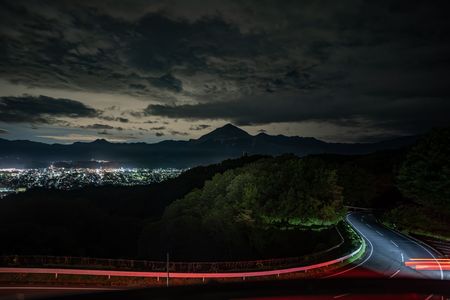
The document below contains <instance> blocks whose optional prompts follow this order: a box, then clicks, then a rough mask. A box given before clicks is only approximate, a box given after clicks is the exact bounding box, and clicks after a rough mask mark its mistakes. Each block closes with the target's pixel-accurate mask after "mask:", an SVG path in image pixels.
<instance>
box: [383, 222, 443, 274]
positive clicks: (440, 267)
mask: <svg viewBox="0 0 450 300" xmlns="http://www.w3.org/2000/svg"><path fill="white" fill-rule="evenodd" d="M386 228H387V229H389V230H390V231H392V232H393V233H395V234H396V235H398V236H401V237H403V238H406V239H407V240H410V241H411V242H413V243H415V244H416V245H418V246H420V247H422V249H423V250H425V251H427V252H428V254H430V255H431V257H433V259H434V261H435V262H436V263H437V264H438V265H439V269H440V270H441V280H444V271H443V270H442V266H441V264H440V263H439V261H438V260H437V259H436V256H434V255H433V253H431V252H430V251H429V250H428V249H427V248H425V247H424V246H423V245H421V244H419V243H418V242H416V241H415V240H413V239H412V238H410V237H409V236H407V235H404V234H402V233H399V232H397V231H396V230H392V229H390V228H389V227H386Z"/></svg>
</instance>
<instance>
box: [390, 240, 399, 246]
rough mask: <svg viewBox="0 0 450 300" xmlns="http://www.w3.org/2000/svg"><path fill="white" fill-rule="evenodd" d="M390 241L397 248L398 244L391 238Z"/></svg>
mask: <svg viewBox="0 0 450 300" xmlns="http://www.w3.org/2000/svg"><path fill="white" fill-rule="evenodd" d="M391 243H392V244H394V246H395V247H397V248H398V245H397V244H396V243H395V242H394V241H393V240H391Z"/></svg>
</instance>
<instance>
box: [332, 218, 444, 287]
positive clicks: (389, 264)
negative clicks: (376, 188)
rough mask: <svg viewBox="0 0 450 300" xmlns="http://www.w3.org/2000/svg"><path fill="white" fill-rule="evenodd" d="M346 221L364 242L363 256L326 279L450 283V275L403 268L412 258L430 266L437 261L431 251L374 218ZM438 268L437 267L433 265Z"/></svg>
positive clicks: (436, 256)
mask: <svg viewBox="0 0 450 300" xmlns="http://www.w3.org/2000/svg"><path fill="white" fill-rule="evenodd" d="M347 221H348V223H349V224H350V225H352V226H353V228H354V229H356V230H357V231H358V232H359V234H360V235H362V236H363V237H364V239H365V241H366V245H367V251H366V255H365V256H364V257H363V258H362V259H361V260H359V261H358V262H355V264H353V265H349V266H347V267H345V268H344V269H343V270H340V271H338V272H336V273H334V274H331V275H329V276H328V277H335V276H351V277H360V276H384V277H390V278H394V277H414V278H432V279H450V272H449V271H442V270H437V271H425V270H420V271H418V270H415V269H413V268H410V267H407V266H405V262H406V261H408V260H410V259H411V258H426V259H430V260H431V261H432V262H433V263H436V262H435V260H434V259H435V258H438V257H439V254H438V253H436V251H435V250H433V249H432V248H430V247H428V246H426V245H424V244H422V243H420V242H418V241H415V240H413V239H411V238H410V237H408V236H405V235H403V234H401V233H398V232H396V231H394V230H391V229H389V228H387V227H385V226H384V225H382V224H380V223H379V222H378V221H377V220H376V219H375V217H374V216H373V215H371V214H366V213H351V214H349V215H347ZM436 265H437V266H438V267H439V264H437V263H436Z"/></svg>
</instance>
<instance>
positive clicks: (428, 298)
mask: <svg viewBox="0 0 450 300" xmlns="http://www.w3.org/2000/svg"><path fill="white" fill-rule="evenodd" d="M433 296H434V295H433V294H431V295H429V296H428V297H426V298H425V300H430V299H431V298H433Z"/></svg>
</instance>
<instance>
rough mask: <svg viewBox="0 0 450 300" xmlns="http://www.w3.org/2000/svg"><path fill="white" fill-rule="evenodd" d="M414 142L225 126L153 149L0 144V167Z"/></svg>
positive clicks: (156, 162) (188, 159) (194, 159)
mask: <svg viewBox="0 0 450 300" xmlns="http://www.w3.org/2000/svg"><path fill="white" fill-rule="evenodd" d="M417 138H418V136H407V137H400V138H395V139H390V140H386V141H381V142H376V143H328V142H324V141H321V140H318V139H315V138H312V137H298V136H284V135H276V136H274V135H268V134H266V133H260V134H257V135H250V134H249V133H247V132H246V131H244V130H242V129H240V128H239V127H236V126H234V125H232V124H227V125H225V126H223V127H220V128H217V129H215V130H213V131H211V132H209V133H207V134H205V135H203V136H201V137H200V138H198V139H191V140H188V141H174V140H165V141H161V142H158V143H153V144H148V143H143V142H140V143H111V142H108V141H106V140H104V139H98V140H95V141H93V142H75V143H73V144H68V145H65V144H45V143H40V142H33V141H27V140H14V141H11V140H6V139H0V167H1V168H7V167H22V168H25V167H45V166H49V165H51V164H53V163H55V162H61V161H71V162H75V161H78V162H82V161H92V160H96V161H99V160H102V161H113V162H114V163H115V164H117V165H120V166H126V167H149V168H156V167H173V168H186V167H192V166H196V165H206V164H211V163H216V162H219V161H222V160H224V159H227V158H234V157H239V156H241V155H243V154H265V155H280V154H283V153H293V154H296V155H298V156H304V155H308V154H320V153H335V154H366V153H371V152H376V151H380V150H388V149H397V148H401V147H405V146H408V145H411V144H413V143H415V142H416V140H417Z"/></svg>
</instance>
